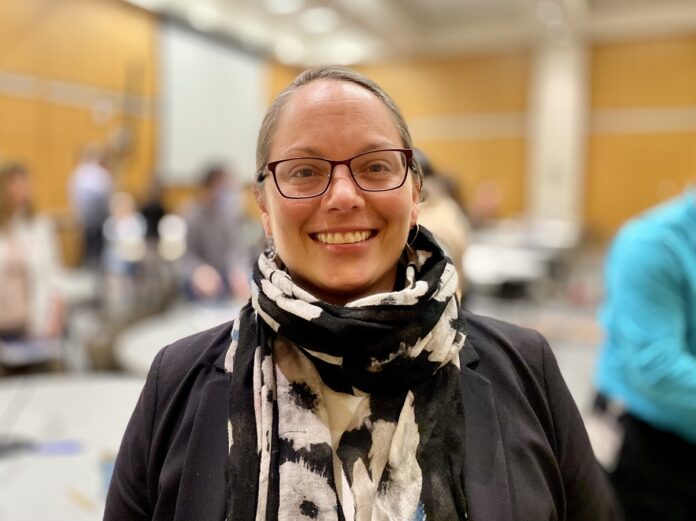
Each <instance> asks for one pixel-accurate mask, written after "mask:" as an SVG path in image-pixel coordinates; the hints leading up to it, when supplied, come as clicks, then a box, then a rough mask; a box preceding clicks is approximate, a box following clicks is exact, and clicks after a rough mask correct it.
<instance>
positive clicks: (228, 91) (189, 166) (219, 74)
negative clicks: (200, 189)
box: [157, 23, 267, 184]
mask: <svg viewBox="0 0 696 521" xmlns="http://www.w3.org/2000/svg"><path fill="white" fill-rule="evenodd" d="M161 27H162V28H161V29H160V53H161V54H160V55H161V58H162V59H161V63H162V69H161V73H160V107H159V121H160V128H159V154H158V158H157V171H158V172H160V173H161V176H162V180H163V181H164V183H165V184H174V183H176V184H193V183H196V182H197V181H198V179H199V178H200V176H201V173H202V171H203V169H204V168H205V167H206V166H207V165H209V164H211V163H212V162H223V163H225V164H227V165H229V166H230V167H231V169H232V170H233V171H234V172H236V173H237V175H238V176H239V178H240V179H242V180H250V179H252V177H253V173H254V168H255V161H254V156H255V149H256V136H257V134H258V129H259V126H260V124H261V119H262V117H263V114H264V112H265V110H266V99H267V96H266V92H265V81H264V76H263V67H264V64H263V62H262V61H261V60H260V59H259V58H256V57H254V56H251V55H249V54H247V53H245V52H243V51H241V50H238V49H235V48H233V47H231V46H228V45H225V44H223V43H221V42H217V41H214V40H212V39H210V38H208V37H205V36H202V35H200V34H197V33H195V32H193V31H191V30H188V29H185V28H183V27H181V26H178V25H176V24H172V23H165V24H162V26H161Z"/></svg>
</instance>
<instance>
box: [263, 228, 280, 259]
mask: <svg viewBox="0 0 696 521" xmlns="http://www.w3.org/2000/svg"><path fill="white" fill-rule="evenodd" d="M265 253H266V258H267V259H268V260H269V261H271V262H275V260H276V257H277V256H278V250H276V245H275V241H274V240H273V237H271V236H270V235H268V236H267V237H266V252H265Z"/></svg>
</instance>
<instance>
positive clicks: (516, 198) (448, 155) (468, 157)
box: [423, 138, 526, 217]
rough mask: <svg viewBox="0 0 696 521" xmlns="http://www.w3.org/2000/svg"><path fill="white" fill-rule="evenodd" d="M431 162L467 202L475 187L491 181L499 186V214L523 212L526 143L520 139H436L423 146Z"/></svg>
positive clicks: (507, 214)
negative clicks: (456, 186)
mask: <svg viewBox="0 0 696 521" xmlns="http://www.w3.org/2000/svg"><path fill="white" fill-rule="evenodd" d="M423 151H424V152H425V153H426V154H428V156H429V157H430V158H431V159H432V161H433V163H434V164H436V165H438V167H439V168H440V170H441V171H442V172H443V173H444V174H445V175H447V176H448V177H451V178H452V179H454V180H455V181H456V182H457V184H458V186H459V189H460V197H461V200H462V201H464V203H465V204H467V205H469V204H471V199H472V196H473V194H474V193H475V191H476V188H477V187H478V186H479V185H480V184H481V183H482V182H489V181H492V182H493V183H494V184H495V185H497V186H498V187H499V188H500V216H501V217H505V216H514V215H521V214H523V213H524V208H525V206H524V205H525V198H526V178H525V176H524V172H523V169H522V167H523V165H524V164H525V153H526V142H525V140H523V139H517V138H508V139H480V140H474V139H471V140H464V141H440V142H433V143H428V144H427V145H426V146H424V147H423Z"/></svg>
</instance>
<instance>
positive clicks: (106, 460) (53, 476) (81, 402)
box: [0, 374, 144, 521]
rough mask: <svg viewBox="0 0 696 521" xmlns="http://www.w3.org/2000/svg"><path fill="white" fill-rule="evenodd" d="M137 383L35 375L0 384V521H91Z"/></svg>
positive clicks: (99, 511)
mask: <svg viewBox="0 0 696 521" xmlns="http://www.w3.org/2000/svg"><path fill="white" fill-rule="evenodd" d="M143 383H144V381H143V379H142V378H138V377H133V376H118V375H109V374H99V375H89V376H87V375H81V376H72V375H36V376H27V377H13V378H6V379H3V380H0V446H1V445H6V444H7V442H9V441H11V440H17V441H26V442H30V443H31V444H32V447H31V448H24V449H19V450H16V451H12V452H5V453H4V454H3V453H2V452H0V521H36V520H40V519H43V520H50V521H97V520H100V519H102V516H103V510H104V499H105V495H106V485H107V482H108V477H109V476H110V471H111V468H112V465H113V459H114V457H115V455H116V453H117V451H118V448H119V445H120V442H121V437H122V436H123V432H124V430H125V427H126V424H127V422H128V419H129V418H130V415H131V412H132V410H133V407H134V405H135V403H136V401H137V399H138V396H139V393H140V390H141V388H142V385H143Z"/></svg>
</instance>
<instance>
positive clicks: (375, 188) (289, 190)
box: [257, 148, 413, 199]
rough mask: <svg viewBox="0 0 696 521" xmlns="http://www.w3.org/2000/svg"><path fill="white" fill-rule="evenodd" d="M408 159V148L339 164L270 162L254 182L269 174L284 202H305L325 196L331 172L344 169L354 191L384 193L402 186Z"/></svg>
mask: <svg viewBox="0 0 696 521" xmlns="http://www.w3.org/2000/svg"><path fill="white" fill-rule="evenodd" d="M412 159H413V151H412V150H411V149H408V148H390V149H385V150H374V151H372V152H365V153H364V154H358V155H357V156H353V157H351V158H348V159H344V160H343V161H332V160H331V159H323V158H320V157H293V158H291V159H281V160H280V161H271V162H270V163H268V164H267V165H266V168H265V169H264V170H263V171H261V172H259V174H258V177H257V180H258V181H259V182H261V181H263V180H264V179H265V178H266V177H268V173H269V172H270V173H271V175H273V180H274V181H275V184H276V186H277V187H278V191H279V192H280V195H282V196H283V197H286V198H288V199H307V198H309V197H318V196H320V195H322V194H323V193H324V192H326V190H327V189H328V188H329V185H330V184H331V178H332V177H333V173H334V170H335V168H336V167H337V166H338V165H346V166H347V167H348V170H350V174H351V176H352V177H353V181H355V184H356V185H357V186H358V188H360V189H361V190H364V191H365V192H386V191H387V190H395V189H397V188H399V187H400V186H402V185H403V184H404V182H405V181H406V175H407V174H408V170H409V167H412Z"/></svg>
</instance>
